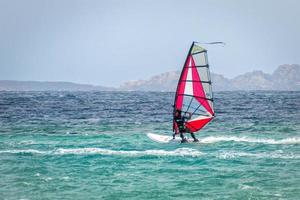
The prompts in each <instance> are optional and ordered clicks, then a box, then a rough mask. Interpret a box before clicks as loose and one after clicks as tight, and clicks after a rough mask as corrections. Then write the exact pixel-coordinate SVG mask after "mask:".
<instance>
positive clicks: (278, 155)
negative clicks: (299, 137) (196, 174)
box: [217, 150, 300, 159]
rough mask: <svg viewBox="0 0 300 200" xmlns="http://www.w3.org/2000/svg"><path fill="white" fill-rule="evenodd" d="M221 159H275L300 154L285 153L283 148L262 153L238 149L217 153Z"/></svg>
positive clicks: (296, 156)
mask: <svg viewBox="0 0 300 200" xmlns="http://www.w3.org/2000/svg"><path fill="white" fill-rule="evenodd" d="M217 157H218V158H220V159H234V158H239V157H254V158H259V159H262V158H275V159H300V155H297V154H293V153H288V154H287V153H283V152H282V151H281V150H279V151H273V152H262V153H247V152H238V151H227V152H220V153H218V154H217Z"/></svg>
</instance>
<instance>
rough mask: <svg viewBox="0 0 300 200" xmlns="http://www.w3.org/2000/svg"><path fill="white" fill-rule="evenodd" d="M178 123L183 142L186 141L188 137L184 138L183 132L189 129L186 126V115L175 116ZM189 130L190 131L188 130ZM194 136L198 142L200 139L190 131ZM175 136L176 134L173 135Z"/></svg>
mask: <svg viewBox="0 0 300 200" xmlns="http://www.w3.org/2000/svg"><path fill="white" fill-rule="evenodd" d="M174 120H175V122H176V124H177V127H178V130H179V133H180V137H181V139H182V141H181V142H186V139H185V138H184V135H183V133H186V132H187V130H186V128H185V120H186V117H184V116H181V115H178V116H175V118H174ZM188 132H189V131H188ZM190 134H191V136H192V138H193V139H194V141H195V142H198V141H199V140H198V139H197V138H196V137H195V135H194V133H193V132H190ZM173 138H174V139H175V134H174V135H173Z"/></svg>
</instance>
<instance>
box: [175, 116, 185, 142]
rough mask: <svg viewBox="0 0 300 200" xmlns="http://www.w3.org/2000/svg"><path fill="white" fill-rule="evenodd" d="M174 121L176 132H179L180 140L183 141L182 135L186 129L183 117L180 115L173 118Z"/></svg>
mask: <svg viewBox="0 0 300 200" xmlns="http://www.w3.org/2000/svg"><path fill="white" fill-rule="evenodd" d="M174 120H175V123H176V124H177V127H178V130H179V133H180V137H181V139H182V140H184V139H185V138H184V135H183V133H185V132H186V129H185V125H184V123H185V117H182V116H181V115H178V116H175V118H174ZM173 138H175V134H174V135H173Z"/></svg>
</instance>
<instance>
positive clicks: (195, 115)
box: [173, 43, 214, 132]
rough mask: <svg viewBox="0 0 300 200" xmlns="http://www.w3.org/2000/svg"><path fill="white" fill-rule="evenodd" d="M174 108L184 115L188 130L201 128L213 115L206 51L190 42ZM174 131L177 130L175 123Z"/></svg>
mask: <svg viewBox="0 0 300 200" xmlns="http://www.w3.org/2000/svg"><path fill="white" fill-rule="evenodd" d="M174 105H175V106H174V114H175V110H181V111H182V115H184V116H185V117H186V119H187V120H186V123H185V127H186V128H187V129H188V130H189V131H190V132H196V131H199V130H200V129H202V128H203V127H204V126H205V125H206V124H207V123H208V122H210V121H211V119H212V118H213V117H214V109H213V95H212V88H211V79H210V72H209V65H208V62H207V51H206V50H205V49H204V48H202V47H200V46H198V45H196V44H195V43H193V44H192V46H191V48H190V50H189V53H188V56H187V58H186V61H185V64H184V67H183V69H182V72H181V75H180V78H179V82H178V85H177V90H176V95H175V102H174ZM173 129H174V131H176V132H178V131H177V130H176V129H177V126H176V123H175V122H174V124H173Z"/></svg>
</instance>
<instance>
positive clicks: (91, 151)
mask: <svg viewBox="0 0 300 200" xmlns="http://www.w3.org/2000/svg"><path fill="white" fill-rule="evenodd" d="M5 153H9V154H45V155H117V156H129V157H141V156H157V157H164V156H166V157H168V156H171V157H176V156H177V157H203V155H207V156H212V157H216V158H219V159H235V158H239V157H254V158H258V159H265V158H275V159H300V155H299V154H294V153H286V152H283V151H282V150H277V151H268V152H260V153H248V152H241V151H219V152H212V153H203V152H200V151H198V150H195V149H192V148H178V149H175V150H172V151H167V150H160V149H150V150H144V151H136V150H132V151H125V150H110V149H103V148H72V149H65V148H59V149H55V150H52V151H40V150H36V149H25V150H20V149H19V150H3V151H0V154H5Z"/></svg>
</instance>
